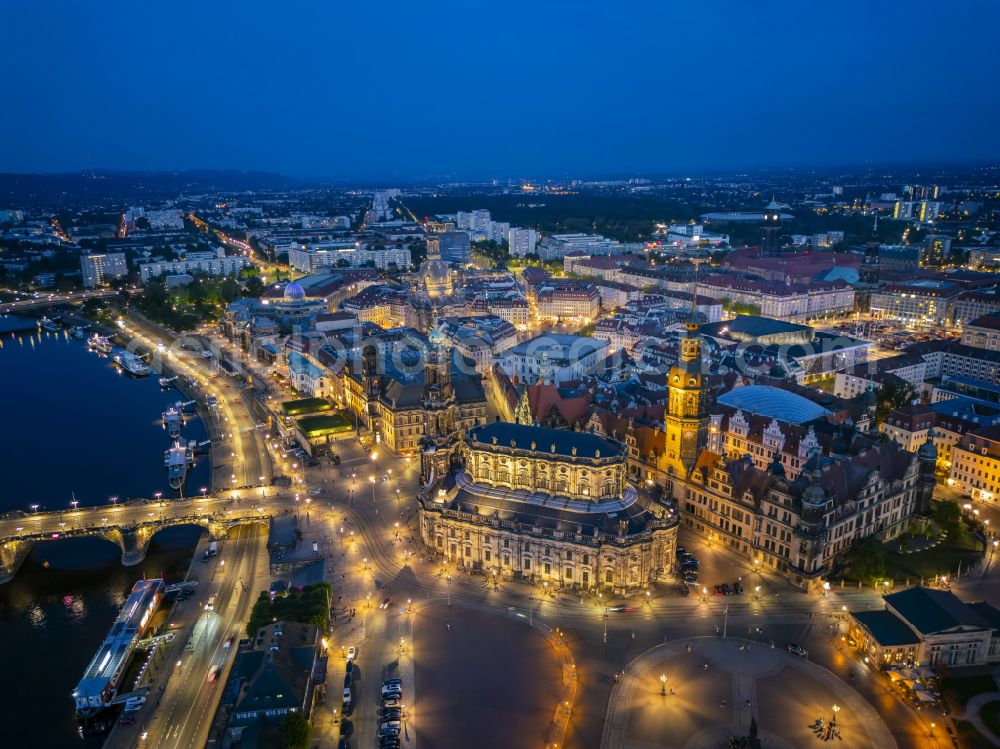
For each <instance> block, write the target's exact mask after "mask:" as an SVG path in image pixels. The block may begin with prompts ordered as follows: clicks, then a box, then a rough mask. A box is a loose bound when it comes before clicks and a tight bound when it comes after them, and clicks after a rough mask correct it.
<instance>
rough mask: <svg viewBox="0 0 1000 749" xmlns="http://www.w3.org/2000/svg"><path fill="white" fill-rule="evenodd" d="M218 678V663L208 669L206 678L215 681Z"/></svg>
mask: <svg viewBox="0 0 1000 749" xmlns="http://www.w3.org/2000/svg"><path fill="white" fill-rule="evenodd" d="M218 678H219V667H218V665H215V664H213V665H212V667H211V668H210V669H208V680H209V681H215V680H216V679H218Z"/></svg>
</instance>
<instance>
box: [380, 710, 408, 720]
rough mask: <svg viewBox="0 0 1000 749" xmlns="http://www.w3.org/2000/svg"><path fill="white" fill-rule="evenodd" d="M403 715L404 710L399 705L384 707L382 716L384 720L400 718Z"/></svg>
mask: <svg viewBox="0 0 1000 749" xmlns="http://www.w3.org/2000/svg"><path fill="white" fill-rule="evenodd" d="M402 717H403V711H402V709H401V708H398V707H389V708H383V709H382V714H381V718H382V720H399V719H400V718H402Z"/></svg>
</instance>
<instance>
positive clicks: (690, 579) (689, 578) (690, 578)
mask: <svg viewBox="0 0 1000 749" xmlns="http://www.w3.org/2000/svg"><path fill="white" fill-rule="evenodd" d="M684 582H685V583H686V584H687V585H697V584H698V576H697V575H694V574H692V573H690V572H689V573H688V574H686V575H684Z"/></svg>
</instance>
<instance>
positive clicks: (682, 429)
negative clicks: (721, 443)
mask: <svg viewBox="0 0 1000 749" xmlns="http://www.w3.org/2000/svg"><path fill="white" fill-rule="evenodd" d="M697 305H698V286H697V284H695V289H694V292H693V294H692V299H691V315H690V317H689V318H688V321H687V323H686V324H685V326H684V334H683V337H682V338H681V341H680V355H679V356H678V361H677V364H675V365H674V366H673V367H672V368H671V369H670V375H669V381H668V387H669V400H668V404H667V413H666V414H664V417H663V420H664V427H665V432H666V456H665V457H666V464H667V473H668V474H670V475H673V476H687V475H688V473H689V472H690V470H691V468H692V467H693V466H694V462H695V460H697V458H698V452H699V451H700V450H701V448H702V447H703V446H704V445H705V442H706V440H707V438H708V403H707V402H706V400H707V397H706V393H705V388H704V384H703V382H702V362H701V336H700V334H699V332H698V329H699V327H700V325H699V323H698V319H697V314H698V312H697Z"/></svg>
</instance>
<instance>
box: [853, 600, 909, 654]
mask: <svg viewBox="0 0 1000 749" xmlns="http://www.w3.org/2000/svg"><path fill="white" fill-rule="evenodd" d="M851 616H853V617H854V619H855V620H856V621H857V622H858V623H859V624H860V625H861V626H862V627H864V628H865V629H867V630H868V631H869V632H871V633H872V636H873V637H874V638H875V639H876V640H877V641H878V643H879V645H882V646H885V647H897V646H900V645H917V644H918V643H919V642H920V640H919V638H918V637H917V636H916V635H915V634H914V633H913V630H912V629H910V628H909V627H908V626H906V622H904V621H903V620H902V619H900V618H899V617H898V616H896V615H895V614H894V613H892V612H891V611H888V610H886V609H882V610H881V611H852V612H851Z"/></svg>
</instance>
